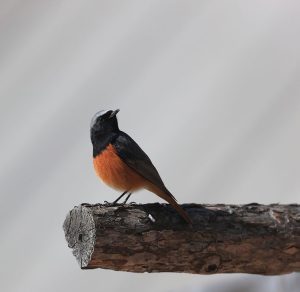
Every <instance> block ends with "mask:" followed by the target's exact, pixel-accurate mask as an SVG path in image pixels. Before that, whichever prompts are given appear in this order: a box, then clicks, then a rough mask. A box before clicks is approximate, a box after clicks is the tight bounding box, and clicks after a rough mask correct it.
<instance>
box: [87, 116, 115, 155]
mask: <svg viewBox="0 0 300 292" xmlns="http://www.w3.org/2000/svg"><path fill="white" fill-rule="evenodd" d="M118 112H119V110H115V111H112V110H108V111H100V112H98V113H96V114H95V115H94V117H93V118H92V121H91V140H92V144H93V146H94V156H95V153H99V152H100V151H102V150H103V149H104V148H105V147H106V146H107V145H108V144H109V143H110V142H111V141H112V140H113V139H114V138H115V136H116V135H117V134H118V132H119V127H118V121H117V117H116V114H117V113H118Z"/></svg>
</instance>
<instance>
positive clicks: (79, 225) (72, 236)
mask: <svg viewBox="0 0 300 292" xmlns="http://www.w3.org/2000/svg"><path fill="white" fill-rule="evenodd" d="M63 229H64V232H65V237H66V240H67V242H68V246H69V248H71V249H72V250H73V255H74V256H75V258H76V259H77V261H78V263H79V265H80V267H81V268H85V267H87V265H88V263H89V262H90V260H91V257H92V254H93V252H94V246H95V241H96V226H95V222H94V218H93V214H92V210H91V209H88V208H86V207H84V206H83V205H80V206H78V207H74V209H73V210H71V211H70V212H69V214H68V215H67V218H66V219H65V222H64V224H63Z"/></svg>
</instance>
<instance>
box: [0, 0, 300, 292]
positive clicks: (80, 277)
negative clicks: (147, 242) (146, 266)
mask: <svg viewBox="0 0 300 292" xmlns="http://www.w3.org/2000/svg"><path fill="white" fill-rule="evenodd" d="M299 36H300V3H299V1H279V0H270V1H264V0H263V1H203V0H202V1H158V0H153V1H96V0H94V1H92V0H91V1H88V0H72V1H71V0H44V1H39V0H26V1H21V0H1V1H0V99H1V105H0V131H1V144H0V145H1V151H0V160H1V166H0V171H1V172H0V186H1V193H0V195H1V212H0V230H1V239H0V252H1V267H0V278H1V290H2V291H22V292H23V291H30V292H35V291H46V292H47V291H72V292H77V291H78V292H79V291H83V290H84V291H92V290H93V291H120V290H122V291H140V290H143V291H144V292H146V291H178V292H179V291H205V292H207V291H208V292H213V291H228V292H229V291H256V292H257V291H288V292H290V291H299V285H300V275H299V274H290V275H285V276H278V277H262V276H251V275H238V274H236V275H214V276H200V275H187V274H170V273H165V274H163V273H162V274H133V273H125V272H114V271H108V270H100V269H98V270H89V271H81V270H80V269H79V267H78V265H77V262H76V260H75V258H74V257H73V255H72V254H71V250H70V249H69V248H68V247H67V244H66V241H65V238H64V233H63V230H62V224H63V221H64V219H65V216H66V214H67V212H68V211H69V210H70V209H72V208H73V206H75V205H78V204H80V203H82V202H89V203H96V202H103V201H104V200H108V201H113V200H114V199H115V198H116V197H117V195H119V194H117V193H116V192H115V191H114V190H111V189H110V188H108V187H107V186H105V185H103V184H102V183H101V182H100V180H98V178H97V177H96V175H95V173H94V170H93V166H92V157H91V156H92V146H91V143H90V137H89V124H90V119H91V117H92V115H93V114H94V113H95V112H96V111H99V110H101V109H116V108H120V110H121V111H120V113H119V114H118V117H119V125H120V128H121V129H122V130H124V131H126V132H127V133H128V134H129V135H131V136H132V137H133V138H134V139H135V140H136V141H137V142H138V143H139V144H140V146H141V147H142V148H143V149H144V150H145V152H146V153H148V155H149V156H150V157H151V159H152V161H153V163H154V164H155V165H156V167H157V168H158V170H159V171H160V173H161V176H162V178H163V179H164V181H165V183H166V185H167V187H168V188H169V189H170V191H172V192H173V194H174V195H175V196H176V198H177V199H178V201H179V202H180V203H184V202H196V203H250V202H259V203H266V204H268V203H276V202H279V203H295V202H297V203H300V197H299V193H300V180H299V171H300V154H299V149H300V135H299V132H300V54H299V52H300V37H299ZM157 141H160V143H158V142H157ZM132 200H133V201H135V202H140V203H142V202H156V201H158V198H157V197H156V196H154V195H153V194H151V193H148V192H146V191H141V192H139V193H137V194H135V195H134V196H133V197H132Z"/></svg>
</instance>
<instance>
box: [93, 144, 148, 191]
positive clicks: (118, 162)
mask: <svg viewBox="0 0 300 292" xmlns="http://www.w3.org/2000/svg"><path fill="white" fill-rule="evenodd" d="M93 162H94V168H95V171H96V173H97V175H98V176H99V177H100V178H101V179H102V180H103V182H105V183H106V184H107V185H109V186H110V187H112V188H114V189H117V190H120V191H135V190H138V189H140V188H143V187H144V186H146V185H147V181H146V180H145V179H144V178H143V177H142V176H140V175H139V174H138V173H136V172H135V171H134V170H132V169H131V168H130V167H129V166H127V165H126V164H125V162H123V161H122V159H121V158H120V157H119V156H118V155H117V153H116V150H115V148H114V147H113V146H112V145H111V144H109V145H108V147H107V148H106V149H105V150H104V151H102V152H101V154H99V155H98V156H96V157H95V158H94V161H93Z"/></svg>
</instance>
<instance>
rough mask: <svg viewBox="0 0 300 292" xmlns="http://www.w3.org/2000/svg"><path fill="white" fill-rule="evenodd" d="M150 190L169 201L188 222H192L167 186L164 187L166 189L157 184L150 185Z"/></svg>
mask: <svg viewBox="0 0 300 292" xmlns="http://www.w3.org/2000/svg"><path fill="white" fill-rule="evenodd" d="M148 190H149V191H151V192H153V193H155V194H156V195H158V196H159V197H161V198H162V199H164V200H165V201H167V202H168V203H169V204H170V205H171V206H172V207H173V208H174V209H175V210H176V211H177V212H178V214H179V215H180V216H181V217H182V218H183V219H184V220H185V221H186V222H187V223H188V224H192V220H191V218H190V217H189V215H188V214H187V213H186V212H185V211H184V210H183V208H182V207H181V206H180V205H179V204H178V203H177V201H176V199H175V197H174V196H173V195H172V194H171V193H170V192H169V191H168V189H167V188H164V190H162V189H160V188H158V187H157V186H154V185H150V187H148Z"/></svg>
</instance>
